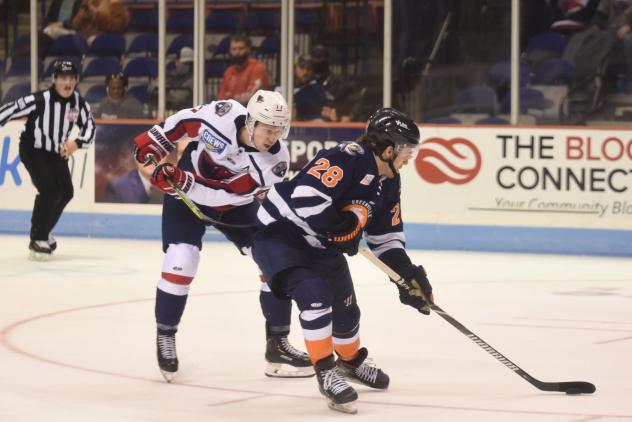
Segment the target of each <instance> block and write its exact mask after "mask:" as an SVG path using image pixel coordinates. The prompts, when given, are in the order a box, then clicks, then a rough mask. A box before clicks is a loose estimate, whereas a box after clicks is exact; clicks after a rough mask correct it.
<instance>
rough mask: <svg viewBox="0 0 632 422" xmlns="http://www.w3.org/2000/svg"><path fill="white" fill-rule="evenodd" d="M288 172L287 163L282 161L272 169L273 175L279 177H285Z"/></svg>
mask: <svg viewBox="0 0 632 422" xmlns="http://www.w3.org/2000/svg"><path fill="white" fill-rule="evenodd" d="M286 172H287V163H286V162H285V161H281V162H280V163H278V164H277V165H276V166H274V167H272V173H274V175H275V176H277V177H283V176H285V173H286Z"/></svg>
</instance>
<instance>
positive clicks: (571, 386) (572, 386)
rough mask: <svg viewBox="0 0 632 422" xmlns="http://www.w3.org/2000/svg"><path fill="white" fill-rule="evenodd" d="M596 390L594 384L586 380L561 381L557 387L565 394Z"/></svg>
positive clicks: (586, 392) (588, 392)
mask: <svg viewBox="0 0 632 422" xmlns="http://www.w3.org/2000/svg"><path fill="white" fill-rule="evenodd" d="M596 390H597V388H596V387H595V384H592V383H590V382H586V381H571V382H561V383H560V385H559V389H558V391H563V392H565V393H566V394H592V393H594V392H595V391H596Z"/></svg>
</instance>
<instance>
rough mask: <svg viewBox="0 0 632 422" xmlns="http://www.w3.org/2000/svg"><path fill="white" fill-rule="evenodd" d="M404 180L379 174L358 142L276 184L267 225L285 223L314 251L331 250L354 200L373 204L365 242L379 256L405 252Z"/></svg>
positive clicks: (264, 215)
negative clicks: (330, 239) (334, 232)
mask: <svg viewBox="0 0 632 422" xmlns="http://www.w3.org/2000/svg"><path fill="white" fill-rule="evenodd" d="M400 191H401V189H400V177H399V175H397V176H396V177H395V178H393V179H388V178H385V177H381V176H379V175H378V169H377V165H376V162H375V158H374V155H373V153H372V152H371V151H369V150H367V149H365V148H364V147H363V146H361V145H359V144H357V143H355V142H349V143H343V144H340V145H338V146H337V147H334V148H330V149H326V150H322V151H320V152H319V153H318V154H317V155H316V157H314V159H313V160H312V161H311V162H309V163H308V164H307V165H306V166H305V167H304V168H303V169H302V170H301V171H300V172H299V173H298V174H297V175H296V176H295V177H294V178H293V179H292V180H289V181H285V182H281V183H277V184H275V185H274V186H273V187H272V188H271V189H270V191H269V192H268V195H267V197H266V200H265V201H264V202H263V205H262V207H260V208H259V212H258V214H257V218H258V220H259V223H260V224H262V225H269V224H272V223H275V222H279V223H281V224H284V225H286V226H288V227H289V228H291V229H294V230H295V231H297V232H299V233H300V234H301V235H302V236H303V237H304V238H305V240H306V241H307V243H309V244H310V245H311V246H312V247H315V248H325V247H326V246H325V245H326V243H327V241H326V234H327V232H328V231H329V230H330V229H331V228H332V227H334V226H336V225H337V224H339V223H340V222H341V221H342V219H343V217H342V215H341V212H340V209H341V208H342V207H343V206H344V205H345V204H347V203H349V202H350V201H352V200H364V201H368V202H371V203H372V204H373V216H372V218H371V221H370V222H369V224H368V225H367V226H366V228H365V238H366V240H367V242H368V243H369V246H370V247H371V249H372V250H373V252H375V253H376V254H377V255H378V256H379V255H380V254H382V253H383V252H384V251H386V250H389V249H392V248H402V249H403V248H404V246H405V236H404V232H403V222H402V218H401V211H400Z"/></svg>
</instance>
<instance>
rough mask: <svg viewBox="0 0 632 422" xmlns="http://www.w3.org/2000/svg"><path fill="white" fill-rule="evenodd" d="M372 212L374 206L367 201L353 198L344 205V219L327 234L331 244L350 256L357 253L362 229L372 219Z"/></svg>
mask: <svg viewBox="0 0 632 422" xmlns="http://www.w3.org/2000/svg"><path fill="white" fill-rule="evenodd" d="M371 214H372V206H371V204H370V203H369V202H366V201H361V200H353V201H351V202H350V203H349V204H347V205H345V206H344V207H342V216H343V221H342V222H341V223H340V224H338V225H336V226H335V227H333V228H332V230H331V231H330V232H329V233H328V234H327V238H328V240H329V244H330V245H331V246H332V247H333V248H335V249H338V250H339V251H340V252H342V253H346V254H347V255H349V256H353V255H355V254H357V253H358V246H359V245H360V240H362V229H364V227H365V226H366V225H367V223H368V222H369V220H370V219H371Z"/></svg>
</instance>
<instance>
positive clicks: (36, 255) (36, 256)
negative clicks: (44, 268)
mask: <svg viewBox="0 0 632 422" xmlns="http://www.w3.org/2000/svg"><path fill="white" fill-rule="evenodd" d="M29 259H30V260H31V261H38V262H45V261H48V260H49V259H50V254H49V253H43V252H35V251H29Z"/></svg>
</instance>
